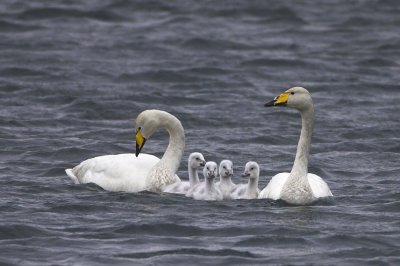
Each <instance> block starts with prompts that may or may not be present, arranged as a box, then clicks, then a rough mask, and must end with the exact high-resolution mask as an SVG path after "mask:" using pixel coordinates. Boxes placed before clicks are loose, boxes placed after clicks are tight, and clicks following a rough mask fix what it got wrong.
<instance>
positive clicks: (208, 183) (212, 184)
mask: <svg viewBox="0 0 400 266" xmlns="http://www.w3.org/2000/svg"><path fill="white" fill-rule="evenodd" d="M214 188H215V182H214V178H206V190H207V191H211V190H213V189H214Z"/></svg>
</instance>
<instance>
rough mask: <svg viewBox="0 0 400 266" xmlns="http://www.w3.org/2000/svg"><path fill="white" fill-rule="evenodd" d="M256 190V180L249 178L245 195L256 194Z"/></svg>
mask: <svg viewBox="0 0 400 266" xmlns="http://www.w3.org/2000/svg"><path fill="white" fill-rule="evenodd" d="M257 189H258V178H249V181H248V182H247V189H246V192H247V194H250V193H255V192H257Z"/></svg>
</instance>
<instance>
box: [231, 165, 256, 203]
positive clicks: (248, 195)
mask: <svg viewBox="0 0 400 266" xmlns="http://www.w3.org/2000/svg"><path fill="white" fill-rule="evenodd" d="M242 176H244V177H248V178H249V181H248V183H247V184H240V185H237V186H236V188H235V189H233V191H232V193H231V198H232V199H257V198H258V194H259V193H260V190H259V189H258V179H259V177H260V167H259V165H258V163H256V162H252V161H250V162H248V163H246V166H245V169H244V172H243V174H242Z"/></svg>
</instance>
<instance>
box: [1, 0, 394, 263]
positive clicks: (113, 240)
mask: <svg viewBox="0 0 400 266" xmlns="http://www.w3.org/2000/svg"><path fill="white" fill-rule="evenodd" d="M399 14H400V4H399V2H398V1H383V0H382V1H378V0H368V1H367V0H363V1H361V0H360V1H344V0H331V1H183V0H174V1H160V0H154V1H128V0H115V1H111V0H107V1H100V0H90V1H67V0H57V1H21V0H15V1H11V0H3V1H1V2H0V106H1V108H0V264H1V265H189V264H195V265H266V264H274V265H288V264H290V265H398V264H400V251H399V250H400V220H399V212H400V192H399V185H400V181H399V170H400V165H399V152H400V141H399V140H400V136H399V129H400V119H399V118H400V117H399V112H400V105H399V100H400V96H399V89H400V85H399V81H400V74H399V73H400V16H399ZM295 85H300V86H304V87H306V88H307V89H309V91H310V92H311V93H312V96H313V99H314V104H315V109H316V121H315V130H314V135H313V144H312V149H311V160H310V167H309V168H310V172H312V173H315V174H318V175H320V176H321V177H323V178H324V180H325V181H326V182H327V183H328V184H329V186H330V188H331V190H332V192H333V194H334V196H335V197H334V201H333V202H328V203H318V204H317V205H315V206H307V207H291V206H287V205H285V204H283V203H281V202H273V201H269V200H250V201H245V200H241V201H221V202H202V201H194V200H192V199H188V198H185V197H183V196H176V195H167V194H155V193H149V192H143V193H138V194H129V193H112V192H107V191H104V190H102V189H100V188H99V187H97V186H95V185H74V184H72V183H71V181H70V180H69V178H68V177H67V176H66V175H65V173H64V168H69V167H71V166H74V165H76V164H78V163H79V162H81V161H82V160H84V159H87V158H91V157H95V156H99V155H104V154H118V153H127V152H134V148H135V146H134V121H135V117H136V116H137V114H138V113H139V112H141V111H142V110H145V109H150V108H156V109H162V110H165V111H168V112H171V113H172V114H174V115H176V116H177V117H178V118H179V119H180V120H181V121H182V124H183V126H184V128H185V131H186V150H185V154H184V158H183V160H182V163H181V167H180V170H179V173H178V174H179V175H180V176H181V177H182V179H185V178H187V172H186V165H187V156H188V155H189V154H190V153H191V152H194V151H200V152H202V153H203V154H204V156H205V157H206V159H207V160H214V161H217V162H219V161H221V160H222V159H230V160H232V161H233V163H234V174H235V176H234V181H235V182H244V180H243V179H242V178H241V177H240V174H241V172H242V171H243V168H244V165H245V163H246V162H247V161H249V160H255V161H257V162H258V163H259V164H260V166H261V179H260V183H259V187H260V188H263V187H264V186H265V185H266V184H267V182H268V180H269V179H270V178H271V176H273V175H274V174H276V173H278V172H283V171H289V170H290V168H291V165H292V162H293V160H294V154H295V151H296V144H297V141H298V135H299V131H300V118H299V114H298V113H297V112H295V111H291V110H288V109H267V108H265V107H263V104H264V102H265V101H268V100H271V99H273V97H275V96H276V95H277V94H279V93H280V92H282V91H284V90H285V89H286V88H288V87H291V86H295ZM167 139H168V137H167V134H166V132H164V131H160V132H158V133H157V134H156V135H155V136H154V137H153V138H152V139H151V140H149V141H148V142H147V143H146V146H145V148H144V151H143V152H146V153H153V154H156V155H158V156H161V155H162V153H163V151H164V149H165V148H166V145H167Z"/></svg>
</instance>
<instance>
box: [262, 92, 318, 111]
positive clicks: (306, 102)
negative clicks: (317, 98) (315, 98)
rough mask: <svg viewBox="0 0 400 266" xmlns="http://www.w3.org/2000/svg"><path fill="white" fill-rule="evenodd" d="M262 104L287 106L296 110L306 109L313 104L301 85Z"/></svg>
mask: <svg viewBox="0 0 400 266" xmlns="http://www.w3.org/2000/svg"><path fill="white" fill-rule="evenodd" d="M264 106H266V107H270V106H287V107H291V108H295V109H297V110H300V111H302V110H306V109H308V108H310V107H312V106H313V102H312V99H311V95H310V93H309V92H308V90H306V89H305V88H303V87H293V88H290V89H288V90H287V91H285V92H284V93H282V94H280V95H278V96H276V97H275V99H274V100H272V101H270V102H267V103H266V104H265V105H264Z"/></svg>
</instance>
